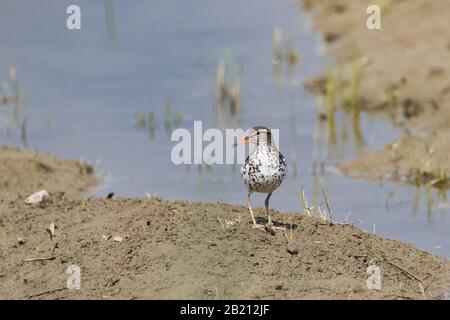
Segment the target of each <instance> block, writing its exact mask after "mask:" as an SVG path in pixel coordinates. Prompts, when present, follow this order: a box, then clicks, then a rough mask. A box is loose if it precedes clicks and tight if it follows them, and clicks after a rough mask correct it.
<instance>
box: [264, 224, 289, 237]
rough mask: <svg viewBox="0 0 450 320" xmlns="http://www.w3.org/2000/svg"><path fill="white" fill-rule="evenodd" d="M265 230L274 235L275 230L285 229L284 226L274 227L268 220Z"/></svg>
mask: <svg viewBox="0 0 450 320" xmlns="http://www.w3.org/2000/svg"><path fill="white" fill-rule="evenodd" d="M265 229H266V231H268V232H270V233H271V234H272V235H275V230H283V231H284V230H286V228H284V227H275V226H274V225H273V223H272V222H268V223H267V224H266V226H265Z"/></svg>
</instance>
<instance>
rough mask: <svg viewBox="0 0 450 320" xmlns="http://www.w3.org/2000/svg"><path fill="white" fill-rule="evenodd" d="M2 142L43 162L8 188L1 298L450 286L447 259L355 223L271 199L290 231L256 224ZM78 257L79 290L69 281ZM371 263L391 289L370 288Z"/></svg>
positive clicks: (368, 294) (400, 293) (297, 293)
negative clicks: (104, 181)
mask: <svg viewBox="0 0 450 320" xmlns="http://www.w3.org/2000/svg"><path fill="white" fill-rule="evenodd" d="M1 150H2V151H3V152H2V156H1V157H0V173H3V172H2V168H3V171H4V170H6V169H5V168H7V170H11V168H13V169H14V166H15V165H17V166H18V168H22V167H23V163H24V161H25V163H32V164H33V165H31V166H30V165H29V166H27V168H28V171H27V174H26V175H23V176H21V183H20V184H12V185H9V186H8V188H9V189H8V190H9V192H8V193H5V191H4V190H5V189H3V192H2V193H1V196H0V225H1V226H2V228H1V229H0V254H1V256H6V257H8V259H4V260H2V261H1V262H0V297H1V298H12V299H57V298H58V299H93V298H97V299H177V298H181V299H182V298H196V299H224V298H226V299H424V298H426V299H439V298H442V294H444V292H445V291H448V288H449V286H450V262H449V261H448V260H446V259H444V258H441V257H438V256H434V255H432V254H430V253H427V252H425V251H422V250H419V249H416V248H414V247H413V246H411V245H409V244H406V243H402V242H400V241H396V240H390V239H385V238H381V237H379V236H377V235H375V234H373V233H370V232H365V231H361V230H359V229H358V228H356V227H353V226H352V225H349V224H337V223H332V222H327V221H324V220H322V219H319V218H316V217H312V216H308V215H307V214H304V213H300V212H295V213H280V212H278V211H276V210H273V213H274V214H273V217H274V221H276V222H277V223H279V224H281V225H283V226H285V227H286V229H287V230H286V233H284V232H277V233H276V235H274V236H272V235H270V234H268V233H264V232H262V231H260V230H253V229H252V228H251V223H250V216H249V213H248V209H247V208H246V207H244V206H236V205H228V204H221V203H217V204H213V203H198V202H196V203H190V202H186V201H166V200H163V199H160V198H156V197H152V198H147V199H142V198H117V199H100V198H92V197H87V196H86V195H83V193H82V191H81V190H84V191H85V190H87V189H88V188H89V186H91V185H92V181H93V179H94V178H93V172H92V171H89V172H90V174H88V173H87V172H85V170H88V169H82V170H81V171H80V164H79V163H77V162H74V161H65V160H58V159H56V158H55V157H52V156H47V155H41V154H39V153H37V152H35V151H27V150H18V149H13V148H9V147H1ZM8 154H9V157H8V156H7V155H8ZM11 159H14V161H11ZM36 159H39V163H40V165H39V166H37V165H35V163H36ZM5 163H7V164H8V165H7V166H6V167H5ZM42 167H45V168H46V169H47V170H45V171H44V172H43V171H42V169H40V168H42ZM86 168H87V167H86ZM13 171H14V170H13ZM61 172H64V175H62V176H61V175H60V173H61ZM58 176H59V177H58ZM28 178H29V179H30V181H31V184H28V183H27V182H28V181H27V179H28ZM57 178H58V179H57ZM36 179H42V180H40V182H37V181H36ZM4 182H5V181H2V184H0V185H3V186H4V185H5V184H4ZM36 182H37V183H36ZM23 185H29V186H32V187H33V188H35V187H36V186H39V189H47V190H49V192H50V199H49V201H46V202H44V203H41V204H37V205H31V206H30V205H26V204H24V201H23V200H24V197H25V196H28V195H29V194H28V193H24V191H23V190H22V189H21V188H22V187H23ZM15 188H18V189H15ZM35 191H38V190H33V192H35ZM29 193H30V192H29ZM255 214H256V216H257V217H258V218H257V219H258V220H259V222H260V223H264V217H265V214H264V210H263V209H261V208H258V209H256V210H255ZM50 223H54V225H55V233H54V238H52V239H51V240H50V239H49V235H48V232H47V231H46V228H48V226H49V224H50ZM291 226H292V229H291ZM55 243H56V245H55ZM52 252H53V255H52ZM42 257H51V259H48V260H47V259H45V260H43V261H35V260H33V259H35V258H42ZM30 259H31V261H29V260H30ZM72 264H75V265H77V266H79V267H80V269H81V276H82V279H83V280H82V284H81V289H80V290H69V289H67V288H65V287H64V284H65V283H66V280H67V274H66V269H67V267H68V266H69V265H72ZM371 265H375V266H378V267H380V269H381V272H382V279H383V280H382V281H383V282H382V288H381V290H369V289H368V287H367V284H366V282H367V278H368V274H367V268H368V267H369V266H371ZM61 286H62V287H61ZM422 288H423V292H422Z"/></svg>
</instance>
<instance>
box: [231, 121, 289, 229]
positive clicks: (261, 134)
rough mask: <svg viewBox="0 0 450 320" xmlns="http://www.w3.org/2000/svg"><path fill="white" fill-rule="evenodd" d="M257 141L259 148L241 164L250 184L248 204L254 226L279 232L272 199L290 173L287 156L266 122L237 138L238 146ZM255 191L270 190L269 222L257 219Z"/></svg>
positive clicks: (245, 180) (267, 209)
mask: <svg viewBox="0 0 450 320" xmlns="http://www.w3.org/2000/svg"><path fill="white" fill-rule="evenodd" d="M250 143H251V144H255V145H256V148H255V150H254V151H253V152H252V153H251V154H250V155H249V156H248V157H247V159H246V160H245V162H244V164H243V165H242V168H241V177H242V179H243V181H244V184H245V186H246V187H247V191H248V192H247V205H248V209H249V211H250V214H251V217H252V222H253V226H252V228H254V229H256V228H257V229H261V230H264V231H268V232H270V233H271V234H275V230H276V229H284V228H281V227H274V226H273V223H272V218H271V216H270V210H269V201H270V197H271V196H272V193H273V192H274V191H275V190H276V189H277V188H278V187H279V186H280V185H281V183H282V182H283V180H284V178H285V176H286V174H287V162H286V158H285V157H284V156H283V155H282V154H281V153H280V152H279V151H278V149H277V147H276V146H275V143H274V141H273V138H272V133H271V131H270V129H268V128H267V127H264V126H255V127H253V128H252V129H250V130H249V131H248V134H247V135H246V136H245V137H244V138H242V139H241V140H240V141H237V142H236V143H235V144H234V147H237V146H238V145H240V144H250ZM253 192H259V193H267V197H266V200H265V201H264V204H265V207H266V214H267V224H266V225H260V224H258V223H256V220H255V216H254V214H253V210H252V205H251V200H250V198H251V195H252V193H253Z"/></svg>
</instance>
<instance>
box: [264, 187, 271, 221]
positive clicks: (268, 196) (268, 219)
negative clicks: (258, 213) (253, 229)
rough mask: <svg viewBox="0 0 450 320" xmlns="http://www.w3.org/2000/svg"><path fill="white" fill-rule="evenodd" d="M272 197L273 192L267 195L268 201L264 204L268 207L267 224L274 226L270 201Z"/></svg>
mask: <svg viewBox="0 0 450 320" xmlns="http://www.w3.org/2000/svg"><path fill="white" fill-rule="evenodd" d="M271 195H272V192H269V194H268V195H267V198H266V201H264V204H265V205H266V213H267V224H268V225H272V218H271V217H270V210H269V200H270V196H271Z"/></svg>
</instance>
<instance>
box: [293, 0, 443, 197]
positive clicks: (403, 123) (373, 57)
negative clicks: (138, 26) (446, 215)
mask: <svg viewBox="0 0 450 320" xmlns="http://www.w3.org/2000/svg"><path fill="white" fill-rule="evenodd" d="M301 2H302V4H303V6H304V8H305V9H306V10H307V12H308V13H309V14H310V15H311V17H312V21H313V25H314V28H315V29H316V30H318V31H320V32H321V33H322V34H324V44H325V47H326V53H327V55H329V56H332V57H333V58H334V59H335V61H336V63H335V65H334V66H333V67H330V68H329V69H328V70H327V71H326V72H325V73H324V74H322V75H318V76H316V77H314V78H311V79H309V80H307V81H306V82H305V85H306V86H307V87H308V88H309V89H310V90H311V91H313V92H314V93H316V94H318V95H322V96H324V97H325V100H327V101H328V105H325V106H323V109H324V111H323V112H324V114H325V115H327V114H328V115H329V114H330V112H332V113H333V112H334V111H333V110H336V109H337V108H341V109H344V110H345V111H346V112H348V113H350V114H352V115H353V116H354V118H355V119H357V118H358V113H359V112H366V113H368V114H383V115H386V116H387V117H388V119H390V121H391V122H392V123H393V124H394V126H396V127H398V128H400V129H401V130H402V131H403V135H402V136H401V137H399V138H398V140H397V141H395V142H393V143H391V144H389V145H386V146H385V147H383V148H381V149H379V150H375V151H369V152H365V153H363V154H362V155H360V156H357V157H356V158H355V159H353V160H351V161H348V162H344V163H339V164H337V167H338V169H340V171H341V172H342V173H344V174H345V175H347V176H350V177H353V178H362V179H369V180H380V179H381V180H386V181H400V182H406V183H409V184H413V185H417V186H423V185H425V186H433V187H436V188H439V189H444V190H447V189H448V188H449V187H450V158H449V156H448V154H450V142H449V140H448V139H445V137H446V136H449V134H450V127H449V126H448V123H450V83H448V81H446V79H447V78H448V75H450V64H449V63H447V62H446V61H447V60H448V59H447V58H446V57H447V56H448V53H449V52H450V40H449V39H448V37H447V32H446V31H445V30H447V29H446V28H447V26H448V17H447V16H446V14H445V12H446V11H445V9H446V7H445V4H444V3H439V2H433V1H432V0H425V1H424V0H412V1H385V2H383V5H380V6H381V21H382V29H381V30H368V29H367V28H366V18H367V16H368V15H367V14H366V8H367V7H368V6H369V5H370V4H372V3H371V2H370V1H368V0H366V1H359V2H348V1H339V0H333V1H325V0H319V1H310V0H301ZM428 16H430V17H433V28H428V27H427V26H426V24H420V23H419V24H418V23H417V21H419V20H420V19H426V17H428ZM399 53H400V54H399ZM331 98H333V99H331ZM330 100H332V101H331V102H330ZM330 110H331V111H330ZM328 118H329V119H330V117H328Z"/></svg>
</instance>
